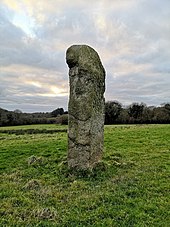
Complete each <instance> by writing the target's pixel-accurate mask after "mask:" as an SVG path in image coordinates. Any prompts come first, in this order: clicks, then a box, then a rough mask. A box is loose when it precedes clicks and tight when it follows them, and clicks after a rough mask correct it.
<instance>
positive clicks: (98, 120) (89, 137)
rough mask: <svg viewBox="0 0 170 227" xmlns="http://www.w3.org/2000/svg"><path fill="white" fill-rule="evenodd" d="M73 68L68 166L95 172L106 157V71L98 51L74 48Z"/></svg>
mask: <svg viewBox="0 0 170 227" xmlns="http://www.w3.org/2000/svg"><path fill="white" fill-rule="evenodd" d="M66 62H67V64H68V67H69V83H70V96H69V106H68V115H69V125H68V167H69V168H73V169H76V170H87V169H92V168H93V167H94V166H95V165H96V164H97V163H98V162H99V161H100V160H101V158H102V153H103V140H104V106H105V99H104V91H105V70H104V68H103V66H102V63H101V61H100V58H99V55H98V54H97V52H96V51H95V50H94V49H93V48H91V47H89V46H87V45H73V46H71V47H69V48H68V50H67V52H66Z"/></svg>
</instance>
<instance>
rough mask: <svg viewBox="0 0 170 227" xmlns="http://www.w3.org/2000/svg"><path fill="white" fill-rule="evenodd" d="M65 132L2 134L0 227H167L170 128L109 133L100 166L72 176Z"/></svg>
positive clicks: (122, 128)
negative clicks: (68, 164) (67, 159)
mask: <svg viewBox="0 0 170 227" xmlns="http://www.w3.org/2000/svg"><path fill="white" fill-rule="evenodd" d="M14 129H15V130H21V129H22V130H26V129H39V130H40V129H41V130H43V129H49V130H56V129H66V126H57V125H39V126H37V125H36V126H18V127H5V128H2V127H1V128H0V131H1V130H3V131H4V130H7V132H8V133H4V132H3V133H2V132H0V174H1V175H0V177H1V179H0V200H1V201H0V206H1V207H0V226H30V227H31V226H68V227H76V226H104V227H105V226H115V227H118V226H124V227H127V226H130V227H132V226H139V227H144V226H149V227H150V226H154V227H155V226H162V227H169V226H170V190H169V189H170V183H169V177H170V125H141V126H140V125H139V126H136V125H133V126H128V125H127V126H105V149H104V157H103V161H102V163H101V165H99V166H98V167H97V168H96V169H95V170H94V171H93V172H92V173H89V174H86V175H83V173H81V174H80V175H77V176H75V175H74V174H73V173H69V171H68V169H67V165H66V155H67V133H66V132H64V131H63V132H60V131H59V132H55V133H51V132H50V133H48V132H46V133H36V134H27V133H23V134H17V135H16V134H14V133H11V134H9V131H10V130H14Z"/></svg>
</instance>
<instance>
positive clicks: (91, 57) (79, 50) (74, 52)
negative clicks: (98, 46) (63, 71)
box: [66, 45, 105, 75]
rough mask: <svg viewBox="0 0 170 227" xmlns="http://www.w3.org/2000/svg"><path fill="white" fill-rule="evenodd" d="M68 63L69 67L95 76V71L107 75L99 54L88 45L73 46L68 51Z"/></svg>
mask: <svg viewBox="0 0 170 227" xmlns="http://www.w3.org/2000/svg"><path fill="white" fill-rule="evenodd" d="M66 62H67V64H68V67H69V68H70V69H71V68H73V67H78V68H79V70H83V71H87V70H88V72H92V73H93V75H95V71H97V72H98V71H101V72H103V73H104V74H103V73H102V74H101V75H105V70H104V68H103V65H102V63H101V61H100V58H99V55H98V53H97V52H96V51H95V50H94V49H93V48H91V47H89V46H88V45H73V46H71V47H69V48H68V49H67V52H66Z"/></svg>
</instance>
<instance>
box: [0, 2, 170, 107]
mask: <svg viewBox="0 0 170 227" xmlns="http://www.w3.org/2000/svg"><path fill="white" fill-rule="evenodd" d="M1 2H2V3H0V21H1V23H0V49H1V51H0V65H1V68H0V80H1V83H0V88H1V93H0V95H1V97H0V106H2V105H1V104H2V103H3V106H4V107H6V108H8V107H10V108H14V109H16V107H15V106H16V105H17V108H20V109H22V108H23V109H25V108H27V110H29V111H34V110H35V107H36V109H39V110H41V108H43V110H44V109H45V108H46V109H47V110H48V109H51V106H54V105H56V108H57V107H59V105H61V106H64V107H65V108H67V100H68V68H67V65H66V63H65V51H66V49H67V48H68V47H69V46H70V45H72V44H75V43H77V44H81V43H83V44H85V43H86V44H88V45H90V46H92V47H93V48H94V49H96V50H97V52H98V53H99V55H100V57H101V59H102V62H103V64H104V67H105V69H106V72H107V80H106V83H107V90H106V100H108V99H110V100H113V99H114V100H115V99H117V100H118V101H120V102H122V103H125V104H130V103H131V102H134V101H139V102H141V101H143V102H146V103H148V104H154V105H158V104H160V103H163V102H168V101H169V99H170V93H169V91H168V86H169V85H170V77H169V74H170V67H169V59H170V49H169V46H170V29H169V27H170V22H169V17H170V2H169V0H162V1H161V2H160V1H159V0H150V1H147V0H139V1H135V0H122V1H112V0H106V1H103V0H98V1H97V0H94V1H91V2H88V1H85V0H75V1H73V2H70V0H57V1H56V0H50V1H45V0H41V1H40V0H37V1H34V0H22V1H17V0H13V1H9V0H2V1H1ZM7 100H8V101H7ZM25 103H28V106H29V108H30V109H28V106H27V107H26V105H25ZM31 103H32V104H31ZM43 103H45V104H44V106H43ZM31 105H32V106H31Z"/></svg>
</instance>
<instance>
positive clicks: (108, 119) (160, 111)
mask: <svg viewBox="0 0 170 227" xmlns="http://www.w3.org/2000/svg"><path fill="white" fill-rule="evenodd" d="M169 123H170V103H166V104H162V105H161V106H159V107H155V106H147V105H146V104H145V103H132V104H131V105H129V106H127V107H123V106H122V104H121V103H119V102H118V101H108V102H106V104H105V124H169Z"/></svg>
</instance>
